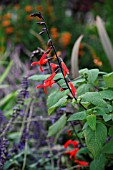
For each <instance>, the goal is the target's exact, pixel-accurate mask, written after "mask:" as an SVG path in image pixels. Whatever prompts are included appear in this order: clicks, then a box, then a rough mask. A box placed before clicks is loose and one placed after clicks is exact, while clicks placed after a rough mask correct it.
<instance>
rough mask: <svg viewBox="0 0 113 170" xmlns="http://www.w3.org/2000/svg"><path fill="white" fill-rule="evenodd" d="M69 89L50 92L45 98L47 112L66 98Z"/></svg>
mask: <svg viewBox="0 0 113 170" xmlns="http://www.w3.org/2000/svg"><path fill="white" fill-rule="evenodd" d="M68 93H69V90H66V91H63V92H60V91H59V89H57V90H55V91H54V92H52V93H51V94H50V95H49V96H48V99H47V106H48V113H49V114H51V113H52V112H53V111H54V110H55V109H56V108H57V107H58V106H61V105H62V104H64V103H65V102H66V100H67V97H68V96H67V95H66V94H68Z"/></svg>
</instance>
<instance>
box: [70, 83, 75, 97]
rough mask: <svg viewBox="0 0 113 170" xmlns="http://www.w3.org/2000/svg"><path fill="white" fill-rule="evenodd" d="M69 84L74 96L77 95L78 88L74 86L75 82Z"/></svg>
mask: <svg viewBox="0 0 113 170" xmlns="http://www.w3.org/2000/svg"><path fill="white" fill-rule="evenodd" d="M69 86H70V88H71V90H72V94H73V96H74V97H76V89H75V87H74V85H73V83H72V82H71V81H70V82H69Z"/></svg>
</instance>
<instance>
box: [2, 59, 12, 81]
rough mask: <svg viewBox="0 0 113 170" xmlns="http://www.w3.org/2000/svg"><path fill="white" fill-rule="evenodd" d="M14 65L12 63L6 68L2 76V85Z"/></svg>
mask: <svg viewBox="0 0 113 170" xmlns="http://www.w3.org/2000/svg"><path fill="white" fill-rule="evenodd" d="M12 65H13V61H10V63H9V65H8V67H7V68H6V70H5V71H4V73H3V74H1V75H0V84H1V83H2V82H3V81H4V79H5V78H6V77H7V75H8V73H9V71H10V69H11V67H12Z"/></svg>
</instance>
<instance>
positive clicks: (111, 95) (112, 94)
mask: <svg viewBox="0 0 113 170" xmlns="http://www.w3.org/2000/svg"><path fill="white" fill-rule="evenodd" d="M99 93H100V95H101V96H102V98H103V99H107V100H113V90H103V91H100V92H99Z"/></svg>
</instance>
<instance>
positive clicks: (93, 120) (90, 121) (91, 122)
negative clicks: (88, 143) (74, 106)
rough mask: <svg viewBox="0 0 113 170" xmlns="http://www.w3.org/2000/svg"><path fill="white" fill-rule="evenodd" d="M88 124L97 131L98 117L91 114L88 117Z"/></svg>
mask: <svg viewBox="0 0 113 170" xmlns="http://www.w3.org/2000/svg"><path fill="white" fill-rule="evenodd" d="M87 123H88V125H89V126H90V128H91V129H92V130H95V129H96V115H94V114H91V115H88V116H87Z"/></svg>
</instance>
